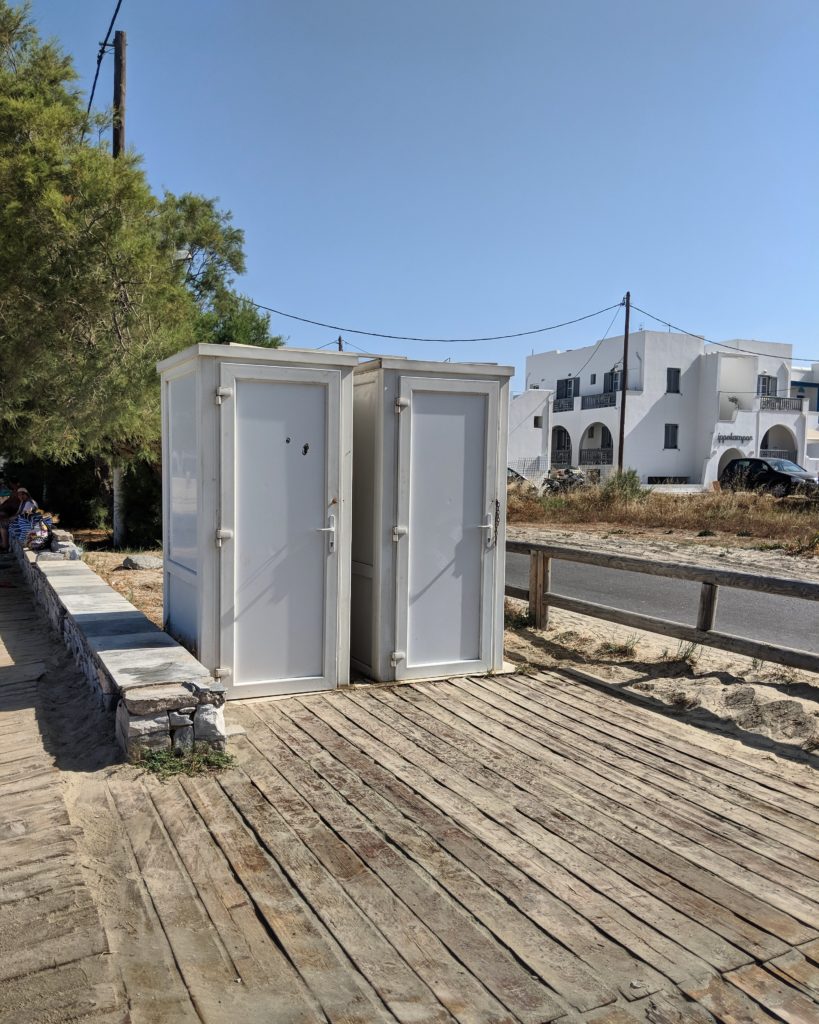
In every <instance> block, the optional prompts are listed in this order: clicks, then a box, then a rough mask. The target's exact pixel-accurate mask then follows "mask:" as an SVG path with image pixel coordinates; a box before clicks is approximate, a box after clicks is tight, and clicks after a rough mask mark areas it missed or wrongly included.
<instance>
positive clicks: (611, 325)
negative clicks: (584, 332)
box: [569, 302, 623, 377]
mask: <svg viewBox="0 0 819 1024" xmlns="http://www.w3.org/2000/svg"><path fill="white" fill-rule="evenodd" d="M622 307H623V303H622V302H621V303H619V305H618V306H617V309H615V311H614V316H613V317H612V318H611V323H610V324H609V325H608V327H607V328H606V333H605V334H604V335H603V337H602V338H601V339H600V341H598V342H597V344H596V345H595V346H594V348H593V349H592V353H591V355H590V356H589V358H588V359H587V360H586V362H585V363H583V365H582V366H581V367H580V369H579V370H578V371H577V373H570V374H569V376H570V377H579V376H580V374H581V373H582V372H583V371H584V370H585V369H586V367H587V366H588V365H589V363H590V362H591V361H592V359H594V356H595V354H596V352H597V350H598V349H599V348H600V346H601V345H602V344H603V342H604V341H605V340H606V338H607V337H608V335H609V331H610V330H611V329H612V327H613V326H614V321H615V320H616V319H617V317H618V316H619V315H620V310H621V309H622Z"/></svg>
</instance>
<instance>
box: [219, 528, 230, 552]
mask: <svg viewBox="0 0 819 1024" xmlns="http://www.w3.org/2000/svg"><path fill="white" fill-rule="evenodd" d="M223 540H233V530H221V529H220V530H217V531H216V547H217V548H220V547H221V546H222V541H223Z"/></svg>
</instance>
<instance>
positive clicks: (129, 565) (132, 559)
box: [122, 555, 162, 569]
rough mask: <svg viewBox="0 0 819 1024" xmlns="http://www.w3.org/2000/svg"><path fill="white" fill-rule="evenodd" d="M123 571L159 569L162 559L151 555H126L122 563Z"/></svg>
mask: <svg viewBox="0 0 819 1024" xmlns="http://www.w3.org/2000/svg"><path fill="white" fill-rule="evenodd" d="M122 568H123V569H161V568H162V559H161V558H155V557H154V556H153V555H128V557H127V558H126V559H125V560H124V561H123V563H122Z"/></svg>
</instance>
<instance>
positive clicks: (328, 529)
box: [316, 513, 336, 553]
mask: <svg viewBox="0 0 819 1024" xmlns="http://www.w3.org/2000/svg"><path fill="white" fill-rule="evenodd" d="M327 522H328V524H329V525H328V526H320V527H319V528H318V530H317V531H316V532H317V533H329V534H330V538H329V539H330V552H331V553H332V552H333V551H335V549H336V517H335V516H334V515H333V514H332V513H331V514H330V515H329V516H327Z"/></svg>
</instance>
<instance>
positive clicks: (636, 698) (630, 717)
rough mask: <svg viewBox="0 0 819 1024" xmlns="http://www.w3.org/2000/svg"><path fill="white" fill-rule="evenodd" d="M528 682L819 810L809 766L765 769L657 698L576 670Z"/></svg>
mask: <svg viewBox="0 0 819 1024" xmlns="http://www.w3.org/2000/svg"><path fill="white" fill-rule="evenodd" d="M516 678H520V677H516ZM528 678H529V679H530V681H531V682H532V684H533V685H537V686H538V688H540V687H541V686H542V687H543V691H545V693H547V694H548V695H553V696H554V697H558V696H559V697H560V698H561V699H565V700H566V701H570V702H573V703H574V704H575V706H576V709H577V711H579V712H583V713H589V712H590V711H597V712H598V713H599V714H602V715H605V716H609V717H611V718H614V719H616V720H617V721H619V722H620V723H621V724H622V725H624V727H626V728H629V727H630V728H631V729H633V730H634V731H637V732H638V733H645V735H647V736H655V737H657V739H658V740H659V741H661V742H662V743H664V744H666V745H667V746H668V747H670V748H672V749H674V750H677V751H681V752H684V753H688V754H690V755H691V757H693V758H696V759H698V760H699V761H701V762H703V763H705V764H707V765H708V766H710V767H714V768H716V769H719V770H720V771H723V772H724V773H726V774H730V775H731V776H732V777H733V778H742V777H745V778H748V779H754V780H755V781H756V782H757V783H758V784H759V785H761V786H763V787H764V788H766V789H768V790H771V791H774V792H781V793H785V794H788V795H790V796H792V797H793V798H794V799H796V800H799V801H803V802H809V803H810V804H811V805H812V806H819V777H817V773H816V771H815V770H814V769H813V768H811V767H810V766H809V765H808V764H805V763H798V764H795V763H794V762H792V761H791V760H789V759H787V758H784V757H774V760H775V762H776V764H775V767H774V766H773V765H770V766H768V767H765V766H763V763H762V762H761V761H760V757H759V752H758V751H756V750H755V749H748V748H746V747H744V746H743V745H742V744H741V743H739V742H738V741H737V740H734V739H730V738H727V737H725V736H721V735H716V734H714V733H712V732H709V731H708V730H707V729H703V728H700V727H698V726H697V725H696V723H689V722H681V721H680V719H679V716H678V715H677V714H676V712H675V711H674V710H673V709H672V708H669V707H668V706H667V705H665V704H663V703H661V702H659V701H657V700H656V699H655V698H652V697H648V696H646V695H645V694H643V693H640V692H638V691H635V690H630V689H628V688H626V687H624V686H623V685H622V684H614V683H609V682H607V681H606V680H602V679H598V678H597V677H596V676H593V675H590V674H589V673H587V672H579V673H578V671H577V670H576V669H574V668H573V669H571V671H567V670H565V669H561V670H560V672H549V671H546V670H542V671H537V672H533V673H532V675H531V676H530V677H528Z"/></svg>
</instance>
